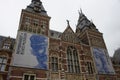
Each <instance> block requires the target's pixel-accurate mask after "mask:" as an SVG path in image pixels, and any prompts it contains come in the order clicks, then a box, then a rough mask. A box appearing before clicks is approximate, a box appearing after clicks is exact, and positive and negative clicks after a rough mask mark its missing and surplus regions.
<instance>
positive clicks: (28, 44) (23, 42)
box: [0, 0, 117, 80]
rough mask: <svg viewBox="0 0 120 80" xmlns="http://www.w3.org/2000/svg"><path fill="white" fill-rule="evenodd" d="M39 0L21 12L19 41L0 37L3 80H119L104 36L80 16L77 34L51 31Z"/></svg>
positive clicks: (81, 13) (91, 23) (85, 18)
mask: <svg viewBox="0 0 120 80" xmlns="http://www.w3.org/2000/svg"><path fill="white" fill-rule="evenodd" d="M50 19H51V17H50V16H48V14H47V11H46V10H45V9H44V7H43V5H42V2H41V1H40V0H32V1H31V3H30V5H28V6H27V7H26V9H22V12H21V17H20V22H19V27H18V31H17V37H16V39H13V38H10V37H4V36H0V80H117V76H116V73H115V70H114V68H113V65H112V62H111V58H110V57H109V54H108V51H107V48H106V45H105V42H104V39H103V34H102V33H101V32H100V31H99V30H98V29H97V28H96V26H95V25H94V23H93V22H91V21H90V20H89V19H87V17H86V16H85V15H84V13H83V12H82V11H81V12H79V18H78V22H77V26H76V31H73V30H72V28H71V26H70V23H69V21H68V20H67V26H66V29H65V30H64V31H63V32H59V31H55V30H50V26H49V25H50Z"/></svg>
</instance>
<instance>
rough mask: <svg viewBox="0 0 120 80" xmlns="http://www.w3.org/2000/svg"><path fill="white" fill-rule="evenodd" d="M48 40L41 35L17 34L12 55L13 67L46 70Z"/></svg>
mask: <svg viewBox="0 0 120 80" xmlns="http://www.w3.org/2000/svg"><path fill="white" fill-rule="evenodd" d="M47 56H48V38H47V37H45V36H43V35H38V34H32V33H27V32H18V37H17V40H16V48H15V52H14V54H13V66H20V67H28V68H38V69H45V70H46V69H47V64H48V63H47V61H48V57H47Z"/></svg>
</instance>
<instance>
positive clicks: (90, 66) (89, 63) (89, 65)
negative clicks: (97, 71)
mask: <svg viewBox="0 0 120 80" xmlns="http://www.w3.org/2000/svg"><path fill="white" fill-rule="evenodd" d="M87 71H88V73H89V74H93V69H92V64H91V62H87Z"/></svg>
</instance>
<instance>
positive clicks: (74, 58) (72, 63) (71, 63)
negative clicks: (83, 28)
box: [67, 46, 80, 73]
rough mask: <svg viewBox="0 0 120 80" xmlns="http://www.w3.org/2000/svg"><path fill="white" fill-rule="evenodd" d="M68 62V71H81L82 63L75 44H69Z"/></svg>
mask: <svg viewBox="0 0 120 80" xmlns="http://www.w3.org/2000/svg"><path fill="white" fill-rule="evenodd" d="M67 63H68V72H71V73H73V72H74V73H80V65H79V59H78V54H77V50H76V48H75V47H73V46H69V47H68V49H67Z"/></svg>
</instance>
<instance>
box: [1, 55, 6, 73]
mask: <svg viewBox="0 0 120 80" xmlns="http://www.w3.org/2000/svg"><path fill="white" fill-rule="evenodd" d="M6 65H7V58H6V57H0V71H5V68H6Z"/></svg>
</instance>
